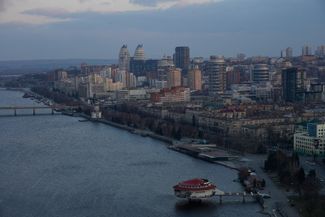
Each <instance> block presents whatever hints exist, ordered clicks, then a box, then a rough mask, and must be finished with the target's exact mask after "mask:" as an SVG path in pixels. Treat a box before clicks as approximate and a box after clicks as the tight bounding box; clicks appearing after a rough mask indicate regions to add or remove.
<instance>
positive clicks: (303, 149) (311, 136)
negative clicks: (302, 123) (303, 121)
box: [294, 123, 325, 156]
mask: <svg viewBox="0 0 325 217" xmlns="http://www.w3.org/2000/svg"><path fill="white" fill-rule="evenodd" d="M294 151H295V152H298V153H301V154H305V155H315V156H325V124H324V123H323V124H316V123H310V124H308V125H307V131H306V132H298V133H295V134H294Z"/></svg>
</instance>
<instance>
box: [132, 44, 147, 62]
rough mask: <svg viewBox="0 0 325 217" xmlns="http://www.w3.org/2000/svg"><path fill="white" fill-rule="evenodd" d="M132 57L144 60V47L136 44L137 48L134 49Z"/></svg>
mask: <svg viewBox="0 0 325 217" xmlns="http://www.w3.org/2000/svg"><path fill="white" fill-rule="evenodd" d="M133 59H134V60H145V59H146V57H145V55H144V48H143V45H142V44H139V45H138V46H137V48H136V49H135V52H134V57H133Z"/></svg>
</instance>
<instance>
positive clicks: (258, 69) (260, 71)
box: [252, 64, 270, 83]
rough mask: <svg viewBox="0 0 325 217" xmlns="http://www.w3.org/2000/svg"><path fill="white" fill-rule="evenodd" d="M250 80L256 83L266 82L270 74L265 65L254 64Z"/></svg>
mask: <svg viewBox="0 0 325 217" xmlns="http://www.w3.org/2000/svg"><path fill="white" fill-rule="evenodd" d="M252 80H253V81H254V82H256V83H261V82H268V81H269V80H270V72H269V67H268V65H267V64H256V65H254V69H253V72H252Z"/></svg>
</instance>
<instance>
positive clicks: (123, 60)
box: [118, 45, 130, 71]
mask: <svg viewBox="0 0 325 217" xmlns="http://www.w3.org/2000/svg"><path fill="white" fill-rule="evenodd" d="M118 67H119V70H122V71H129V69H130V53H129V50H128V48H127V45H123V46H122V47H121V49H120V53H119V64H118Z"/></svg>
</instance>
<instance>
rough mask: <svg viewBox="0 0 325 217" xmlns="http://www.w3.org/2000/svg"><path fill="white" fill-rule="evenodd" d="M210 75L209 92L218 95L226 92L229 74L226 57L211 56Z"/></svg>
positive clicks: (208, 65)
mask: <svg viewBox="0 0 325 217" xmlns="http://www.w3.org/2000/svg"><path fill="white" fill-rule="evenodd" d="M207 73H208V75H209V94H210V95H216V94H220V93H224V91H225V90H226V88H227V74H226V65H225V60H224V57H222V56H211V57H210V60H209V61H208V63H207Z"/></svg>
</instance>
